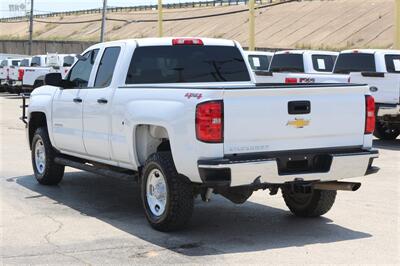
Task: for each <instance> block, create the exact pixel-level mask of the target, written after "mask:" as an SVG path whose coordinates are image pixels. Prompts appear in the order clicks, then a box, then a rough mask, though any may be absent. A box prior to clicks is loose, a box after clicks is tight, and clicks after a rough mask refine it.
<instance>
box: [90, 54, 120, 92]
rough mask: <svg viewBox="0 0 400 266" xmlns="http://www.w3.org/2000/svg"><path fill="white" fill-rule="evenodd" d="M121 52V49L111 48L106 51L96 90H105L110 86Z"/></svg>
mask: <svg viewBox="0 0 400 266" xmlns="http://www.w3.org/2000/svg"><path fill="white" fill-rule="evenodd" d="M120 51H121V48H120V47H109V48H106V49H105V51H104V53H103V56H102V58H101V61H100V65H99V69H98V70H97V75H96V80H95V82H94V86H95V87H96V88H105V87H108V86H109V85H110V83H111V80H112V77H113V73H114V68H115V65H116V63H117V59H118V56H119V52H120Z"/></svg>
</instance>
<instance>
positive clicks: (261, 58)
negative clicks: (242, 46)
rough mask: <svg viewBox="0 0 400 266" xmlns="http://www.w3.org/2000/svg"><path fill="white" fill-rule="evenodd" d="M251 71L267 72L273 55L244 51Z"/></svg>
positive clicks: (270, 53)
mask: <svg viewBox="0 0 400 266" xmlns="http://www.w3.org/2000/svg"><path fill="white" fill-rule="evenodd" d="M244 55H245V58H246V59H247V60H248V61H249V64H250V67H251V69H252V70H253V71H268V70H269V65H270V64H271V60H272V57H273V56H274V53H272V52H262V51H244Z"/></svg>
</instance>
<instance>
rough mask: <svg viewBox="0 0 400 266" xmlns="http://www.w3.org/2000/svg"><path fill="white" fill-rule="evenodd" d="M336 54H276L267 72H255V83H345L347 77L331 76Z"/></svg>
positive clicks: (287, 52)
mask: <svg viewBox="0 0 400 266" xmlns="http://www.w3.org/2000/svg"><path fill="white" fill-rule="evenodd" d="M337 55H338V53H336V52H330V51H312V50H290V51H280V52H276V53H275V54H274V56H273V58H272V61H271V64H270V68H269V72H266V71H256V72H255V76H256V81H257V83H347V82H348V76H346V75H332V70H333V66H334V64H335V61H336V57H337Z"/></svg>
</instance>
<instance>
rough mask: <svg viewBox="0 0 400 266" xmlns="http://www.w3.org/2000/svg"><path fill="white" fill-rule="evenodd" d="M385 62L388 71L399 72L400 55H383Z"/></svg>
mask: <svg viewBox="0 0 400 266" xmlns="http://www.w3.org/2000/svg"><path fill="white" fill-rule="evenodd" d="M385 63H386V70H387V72H388V73H400V55H398V54H397V55H389V54H388V55H385Z"/></svg>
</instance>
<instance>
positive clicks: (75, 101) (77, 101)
mask: <svg viewBox="0 0 400 266" xmlns="http://www.w3.org/2000/svg"><path fill="white" fill-rule="evenodd" d="M73 101H74V103H81V102H82V99H81V98H74V99H73Z"/></svg>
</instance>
